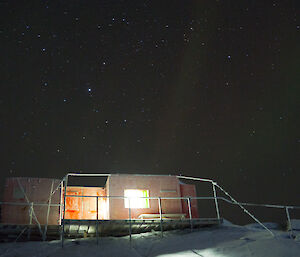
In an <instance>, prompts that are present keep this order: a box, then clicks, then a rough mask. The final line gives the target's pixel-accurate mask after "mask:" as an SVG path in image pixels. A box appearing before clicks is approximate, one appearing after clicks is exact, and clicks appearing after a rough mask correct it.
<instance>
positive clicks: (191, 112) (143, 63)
mask: <svg viewBox="0 0 300 257" xmlns="http://www.w3.org/2000/svg"><path fill="white" fill-rule="evenodd" d="M299 11H300V2H299V1H221V0H220V1H212V0H210V1H201V0H197V1H174V0H173V1H166V0H164V1H144V0H142V1H134V0H130V1H115V0H111V1H108V0H102V1H100V0H99V1H92V0H89V1H83V0H81V1H79V0H76V1H10V0H4V1H0V46H1V47H0V51H1V57H0V75H1V80H0V81H1V82H0V83H1V91H0V92H1V93H0V117H1V119H0V145H1V157H0V158H1V159H0V165H1V166H0V169H1V174H2V175H1V177H2V178H1V180H0V183H1V184H2V185H3V183H4V178H5V177H8V176H26V177H27V176H28V177H54V178H62V177H63V176H64V175H65V174H66V173H67V172H79V171H80V172H101V173H115V172H117V173H146V174H183V175H192V176H197V177H204V178H212V179H214V180H216V181H217V182H218V183H219V184H220V185H222V186H224V188H225V189H227V190H228V191H229V192H231V193H232V195H233V196H236V198H237V199H238V200H241V201H250V202H261V203H278V204H294V205H300V199H299V193H300V186H299V179H300V174H299V171H300V170H299V168H300V161H299V159H300V158H299V155H300V151H299V148H300V126H299V111H300V100H299V99H300V98H299V96H300V90H299V87H300V86H299V83H300V76H299V73H300V72H299V67H300V37H299V33H300V28H299V26H300V15H299V13H300V12H299ZM1 187H2V186H1Z"/></svg>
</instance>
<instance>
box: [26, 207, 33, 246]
mask: <svg viewBox="0 0 300 257" xmlns="http://www.w3.org/2000/svg"><path fill="white" fill-rule="evenodd" d="M32 211H33V202H31V203H30V207H29V229H28V231H27V239H28V240H29V241H30V235H31V225H32Z"/></svg>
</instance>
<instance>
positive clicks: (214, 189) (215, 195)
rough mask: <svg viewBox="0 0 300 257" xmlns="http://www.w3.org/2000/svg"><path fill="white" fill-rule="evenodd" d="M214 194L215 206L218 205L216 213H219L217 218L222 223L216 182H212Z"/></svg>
mask: <svg viewBox="0 0 300 257" xmlns="http://www.w3.org/2000/svg"><path fill="white" fill-rule="evenodd" d="M212 187H213V192H214V199H215V205H216V212H217V218H218V220H219V221H220V211H219V205H218V198H217V191H216V186H215V182H214V181H213V182H212Z"/></svg>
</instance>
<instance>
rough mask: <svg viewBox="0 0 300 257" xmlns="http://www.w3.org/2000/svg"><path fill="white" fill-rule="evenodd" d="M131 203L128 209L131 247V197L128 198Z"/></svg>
mask: <svg viewBox="0 0 300 257" xmlns="http://www.w3.org/2000/svg"><path fill="white" fill-rule="evenodd" d="M128 203H129V209H128V215H129V243H130V247H131V239H132V238H131V203H130V197H129V198H128Z"/></svg>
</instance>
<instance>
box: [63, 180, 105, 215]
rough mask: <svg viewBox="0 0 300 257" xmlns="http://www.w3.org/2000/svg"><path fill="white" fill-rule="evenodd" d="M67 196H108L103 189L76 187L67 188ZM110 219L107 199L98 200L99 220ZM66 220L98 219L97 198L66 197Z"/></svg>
mask: <svg viewBox="0 0 300 257" xmlns="http://www.w3.org/2000/svg"><path fill="white" fill-rule="evenodd" d="M67 195H75V196H106V190H105V188H103V187H75V186H69V187H68V188H67ZM107 218H108V207H107V199H106V198H101V197H99V198H98V219H107ZM65 219H84V220H95V219H97V198H96V197H66V215H65Z"/></svg>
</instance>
